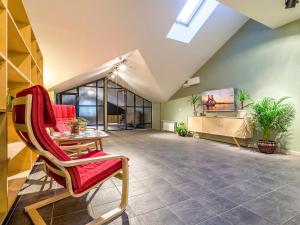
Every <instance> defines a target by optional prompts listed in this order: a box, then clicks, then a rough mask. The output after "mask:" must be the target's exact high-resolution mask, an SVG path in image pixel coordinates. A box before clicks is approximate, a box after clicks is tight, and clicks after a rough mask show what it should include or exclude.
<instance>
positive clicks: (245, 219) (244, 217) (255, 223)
mask: <svg viewBox="0 0 300 225" xmlns="http://www.w3.org/2000/svg"><path fill="white" fill-rule="evenodd" d="M222 217H224V218H225V219H226V220H228V221H229V222H231V223H232V224H234V225H272V223H270V222H269V221H267V220H266V219H264V218H262V217H260V216H258V215H256V214H254V213H253V212H250V211H249V210H247V209H245V208H243V207H237V208H234V209H232V210H230V211H228V212H225V213H224V214H222Z"/></svg>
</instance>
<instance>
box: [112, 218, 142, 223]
mask: <svg viewBox="0 0 300 225" xmlns="http://www.w3.org/2000/svg"><path fill="white" fill-rule="evenodd" d="M107 224H109V225H141V223H140V221H139V220H138V219H137V218H136V217H135V218H130V219H129V220H122V221H115V220H113V221H112V222H110V223H107Z"/></svg>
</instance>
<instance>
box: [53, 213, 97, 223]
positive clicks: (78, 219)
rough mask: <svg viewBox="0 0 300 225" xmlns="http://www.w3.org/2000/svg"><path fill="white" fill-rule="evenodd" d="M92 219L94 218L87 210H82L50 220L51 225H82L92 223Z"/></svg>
mask: <svg viewBox="0 0 300 225" xmlns="http://www.w3.org/2000/svg"><path fill="white" fill-rule="evenodd" d="M93 219H94V218H93V217H92V216H91V215H90V214H89V211H88V210H83V211H79V212H75V213H70V214H65V215H62V216H57V217H54V218H53V220H52V225H67V224H72V225H73V224H74V225H75V224H76V225H84V224H87V223H88V222H90V221H92V220H93Z"/></svg>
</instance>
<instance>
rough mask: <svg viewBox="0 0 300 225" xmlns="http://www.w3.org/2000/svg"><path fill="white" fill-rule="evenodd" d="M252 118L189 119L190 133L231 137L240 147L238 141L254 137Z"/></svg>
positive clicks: (207, 117)
mask: <svg viewBox="0 0 300 225" xmlns="http://www.w3.org/2000/svg"><path fill="white" fill-rule="evenodd" d="M252 127H253V126H252V122H251V119H250V118H238V117H221V116H220V117H219V116H218V117H209V116H192V117H188V131H190V132H193V133H194V134H197V133H200V134H201V133H203V134H211V135H218V136H225V137H231V138H232V139H233V141H234V143H235V144H236V145H237V146H239V147H240V144H239V142H238V140H237V139H250V138H252V137H253V132H252V130H253V128H252Z"/></svg>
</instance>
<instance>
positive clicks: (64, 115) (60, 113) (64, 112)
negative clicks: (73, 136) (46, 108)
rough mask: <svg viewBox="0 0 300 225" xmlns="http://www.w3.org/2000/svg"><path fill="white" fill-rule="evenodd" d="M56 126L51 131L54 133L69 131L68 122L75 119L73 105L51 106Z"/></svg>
mask: <svg viewBox="0 0 300 225" xmlns="http://www.w3.org/2000/svg"><path fill="white" fill-rule="evenodd" d="M52 108H53V112H54V116H55V119H56V126H54V127H53V130H54V131H56V132H64V131H70V126H69V121H70V120H72V119H74V118H76V109H75V106H74V105H56V104H53V105H52Z"/></svg>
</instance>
